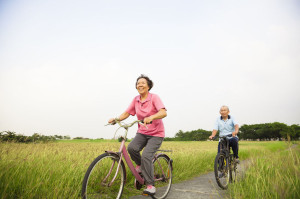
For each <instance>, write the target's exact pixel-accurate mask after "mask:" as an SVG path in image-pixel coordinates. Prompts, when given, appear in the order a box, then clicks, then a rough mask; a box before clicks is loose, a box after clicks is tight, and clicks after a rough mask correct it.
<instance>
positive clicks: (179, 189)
mask: <svg viewBox="0 0 300 199" xmlns="http://www.w3.org/2000/svg"><path fill="white" fill-rule="evenodd" d="M248 163H249V161H242V162H241V164H240V165H238V177H240V176H241V175H242V174H243V171H245V169H246V168H247V165H248ZM225 195H226V190H222V189H221V188H220V187H219V186H218V184H217V183H216V180H215V175H214V173H213V172H210V173H207V174H204V175H201V176H199V177H196V178H193V179H191V180H187V181H184V182H181V183H177V184H172V187H171V190H170V192H169V194H168V197H167V199H220V198H225V197H224V196H225ZM150 198H151V197H150V196H142V195H139V196H133V197H131V198H130V199H150Z"/></svg>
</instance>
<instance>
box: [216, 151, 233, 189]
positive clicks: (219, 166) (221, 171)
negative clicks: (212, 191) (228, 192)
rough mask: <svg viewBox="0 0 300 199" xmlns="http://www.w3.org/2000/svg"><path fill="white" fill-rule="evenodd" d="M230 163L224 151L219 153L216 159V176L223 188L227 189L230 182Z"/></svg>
mask: <svg viewBox="0 0 300 199" xmlns="http://www.w3.org/2000/svg"><path fill="white" fill-rule="evenodd" d="M228 163H229V161H228V159H227V158H226V156H225V154H224V153H218V155H217V156H216V159H215V165H214V170H215V178H216V181H217V183H218V185H219V186H220V187H221V188H222V189H227V187H228V183H229V177H230V176H229V165H227V164H228Z"/></svg>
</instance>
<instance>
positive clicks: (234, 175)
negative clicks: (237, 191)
mask: <svg viewBox="0 0 300 199" xmlns="http://www.w3.org/2000/svg"><path fill="white" fill-rule="evenodd" d="M236 179H237V163H235V161H234V159H231V162H230V182H231V183H235V182H236Z"/></svg>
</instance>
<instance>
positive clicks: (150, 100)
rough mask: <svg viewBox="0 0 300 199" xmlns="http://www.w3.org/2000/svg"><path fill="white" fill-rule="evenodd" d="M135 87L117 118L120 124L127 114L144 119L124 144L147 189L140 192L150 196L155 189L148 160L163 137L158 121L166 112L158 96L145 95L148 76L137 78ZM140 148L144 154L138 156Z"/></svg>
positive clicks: (148, 84) (161, 126) (162, 127)
mask: <svg viewBox="0 0 300 199" xmlns="http://www.w3.org/2000/svg"><path fill="white" fill-rule="evenodd" d="M135 86H136V89H137V91H138V92H139V95H138V96H136V97H135V98H134V99H133V100H132V102H131V104H130V105H129V107H128V108H127V110H126V111H125V112H124V113H122V114H121V115H120V117H119V118H118V119H119V120H120V121H122V120H125V119H126V118H128V117H129V115H132V116H134V115H136V116H137V118H138V120H144V124H143V125H142V124H139V125H138V131H137V133H136V136H135V137H134V139H133V140H132V141H131V142H130V144H129V145H128V152H129V154H130V156H131V159H132V160H133V161H134V162H135V163H136V170H137V171H138V172H139V173H140V172H141V173H142V174H143V176H144V178H145V182H146V186H147V187H146V189H145V190H144V192H143V193H144V194H149V195H154V194H155V192H156V189H155V187H154V171H153V164H152V159H153V157H154V154H155V153H156V151H157V150H158V149H159V147H160V146H161V144H162V141H163V139H164V137H165V129H164V124H163V122H162V118H164V117H166V116H167V112H166V108H165V106H164V104H163V103H162V101H161V99H160V98H159V96H158V95H156V94H153V93H150V92H149V91H150V90H151V88H152V87H153V82H152V81H151V80H150V79H149V77H147V76H145V75H140V76H139V77H138V78H137V80H136V84H135ZM114 120H115V119H113V118H112V119H110V120H109V121H108V122H109V123H113V122H114ZM142 149H144V151H143V154H142V156H141V155H140V151H142Z"/></svg>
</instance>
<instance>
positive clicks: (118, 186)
mask: <svg viewBox="0 0 300 199" xmlns="http://www.w3.org/2000/svg"><path fill="white" fill-rule="evenodd" d="M119 160H120V157H119V156H118V155H116V154H109V153H104V154H102V155H100V156H98V157H97V158H96V159H95V160H94V161H93V162H92V164H91V165H90V166H89V168H88V170H87V172H86V174H85V176H84V179H83V183H82V191H81V195H82V198H83V199H90V198H113V199H115V198H121V195H122V192H123V188H124V184H125V178H126V170H125V165H124V163H123V161H121V164H120V167H119V170H118V172H117V167H118V162H119ZM115 176H116V177H115ZM114 177H115V179H114V180H113V178H114Z"/></svg>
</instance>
